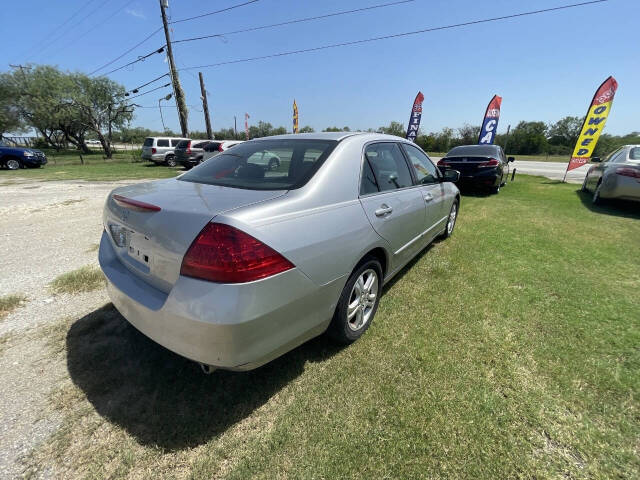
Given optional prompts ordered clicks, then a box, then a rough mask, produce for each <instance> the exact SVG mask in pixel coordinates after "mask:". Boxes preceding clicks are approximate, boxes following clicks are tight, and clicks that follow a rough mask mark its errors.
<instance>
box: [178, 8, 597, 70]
mask: <svg viewBox="0 0 640 480" xmlns="http://www.w3.org/2000/svg"><path fill="white" fill-rule="evenodd" d="M608 1H609V0H592V1H589V2H581V3H573V4H570V5H562V6H559V7H552V8H545V9H541V10H532V11H529V12H522V13H516V14H513V15H503V16H500V17H492V18H485V19H482V20H472V21H469V22H463V23H455V24H451V25H443V26H440V27H432V28H424V29H421V30H414V31H411V32H403V33H396V34H393V35H384V36H381V37H372V38H366V39H362V40H354V41H351V42H343V43H334V44H331V45H322V46H320V47H313V48H305V49H301V50H292V51H288V52H280V53H273V54H271V55H263V56H259V57H249V58H240V59H237V60H228V61H225V62H219V63H211V64H208V65H196V66H192V67H186V68H182V69H180V70H195V69H199V68H210V67H219V66H222V65H230V64H234V63H243V62H253V61H256V60H264V59H268V58H276V57H284V56H287V55H296V54H299V53H308V52H315V51H318V50H325V49H329V48H337V47H346V46H349V45H358V44H362V43H368V42H376V41H379V40H388V39H391V38H399V37H406V36H410V35H418V34H420V33H428V32H435V31H438V30H447V29H451V28H459V27H466V26H469V25H477V24H481V23H489V22H496V21H499V20H507V19H511V18H517V17H525V16H528V15H536V14H539V13H546V12H553V11H557V10H565V9H568V8H574V7H582V6H585V5H592V4H596V3H604V2H608Z"/></svg>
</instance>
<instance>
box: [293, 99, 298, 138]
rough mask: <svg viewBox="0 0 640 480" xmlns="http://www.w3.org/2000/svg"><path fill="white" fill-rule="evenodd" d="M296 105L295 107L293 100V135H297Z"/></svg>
mask: <svg viewBox="0 0 640 480" xmlns="http://www.w3.org/2000/svg"><path fill="white" fill-rule="evenodd" d="M298 131H299V128H298V105H296V100H295V99H293V133H298Z"/></svg>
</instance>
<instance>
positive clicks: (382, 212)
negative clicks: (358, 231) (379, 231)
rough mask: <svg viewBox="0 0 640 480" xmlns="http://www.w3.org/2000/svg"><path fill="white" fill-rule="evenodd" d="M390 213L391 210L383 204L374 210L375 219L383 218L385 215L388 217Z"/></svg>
mask: <svg viewBox="0 0 640 480" xmlns="http://www.w3.org/2000/svg"><path fill="white" fill-rule="evenodd" d="M391 212H393V208H391V207H390V206H388V205H387V204H384V203H383V204H382V205H380V208H379V209H377V210H376V217H384V216H385V215H389V214H390V213H391Z"/></svg>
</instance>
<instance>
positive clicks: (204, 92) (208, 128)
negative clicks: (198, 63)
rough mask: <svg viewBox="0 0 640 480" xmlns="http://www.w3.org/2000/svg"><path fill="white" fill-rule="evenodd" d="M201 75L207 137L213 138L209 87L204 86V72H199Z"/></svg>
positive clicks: (199, 75)
mask: <svg viewBox="0 0 640 480" xmlns="http://www.w3.org/2000/svg"><path fill="white" fill-rule="evenodd" d="M198 77H200V93H202V109H203V110H204V123H205V125H206V126H207V137H208V138H209V140H213V132H212V131H211V119H210V118H209V104H208V103H207V89H206V88H204V79H203V78H202V72H198Z"/></svg>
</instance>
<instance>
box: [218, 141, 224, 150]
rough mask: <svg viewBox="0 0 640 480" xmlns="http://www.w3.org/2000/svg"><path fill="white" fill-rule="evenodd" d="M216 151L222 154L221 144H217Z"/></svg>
mask: <svg viewBox="0 0 640 480" xmlns="http://www.w3.org/2000/svg"><path fill="white" fill-rule="evenodd" d="M218 151H219V152H222V151H223V150H222V144H221V143H219V144H218Z"/></svg>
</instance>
